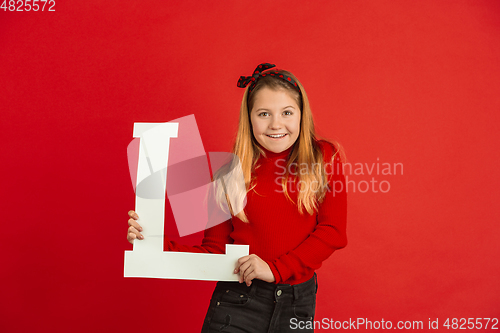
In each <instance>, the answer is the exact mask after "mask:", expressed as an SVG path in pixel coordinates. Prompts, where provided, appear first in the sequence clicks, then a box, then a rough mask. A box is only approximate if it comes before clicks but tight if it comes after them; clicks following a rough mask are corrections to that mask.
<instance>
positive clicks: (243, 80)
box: [237, 63, 276, 91]
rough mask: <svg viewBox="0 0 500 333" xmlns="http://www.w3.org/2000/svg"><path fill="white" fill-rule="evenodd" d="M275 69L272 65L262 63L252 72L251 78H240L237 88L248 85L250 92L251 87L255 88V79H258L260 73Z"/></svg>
mask: <svg viewBox="0 0 500 333" xmlns="http://www.w3.org/2000/svg"><path fill="white" fill-rule="evenodd" d="M273 67H276V65H274V64H269V63H262V64H260V65H259V66H257V68H256V69H255V71H254V72H253V74H252V76H240V79H239V80H238V84H237V85H238V87H240V88H245V87H246V86H247V85H248V84H250V88H248V89H249V90H250V91H252V89H253V87H255V83H256V82H257V79H258V78H259V76H260V74H261V73H262V71H265V70H266V69H269V68H273Z"/></svg>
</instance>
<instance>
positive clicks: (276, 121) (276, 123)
mask: <svg viewBox="0 0 500 333" xmlns="http://www.w3.org/2000/svg"><path fill="white" fill-rule="evenodd" d="M269 128H270V129H272V130H279V129H281V118H280V116H279V115H274V116H273V117H272V118H271V123H270V124H269Z"/></svg>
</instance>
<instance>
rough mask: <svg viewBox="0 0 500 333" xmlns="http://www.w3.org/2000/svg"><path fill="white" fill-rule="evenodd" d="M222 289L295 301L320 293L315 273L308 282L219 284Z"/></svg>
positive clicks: (257, 281)
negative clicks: (288, 298) (291, 298)
mask: <svg viewBox="0 0 500 333" xmlns="http://www.w3.org/2000/svg"><path fill="white" fill-rule="evenodd" d="M216 288H220V289H233V290H237V291H240V292H242V293H247V294H249V295H256V294H257V295H259V296H261V297H265V298H269V299H275V298H276V297H289V296H292V297H293V299H294V300H297V299H299V298H300V297H302V296H306V295H311V294H316V293H317V291H318V281H317V275H316V273H314V275H313V277H312V278H310V279H309V280H307V281H306V282H303V283H299V284H295V285H290V284H275V283H270V282H265V281H262V280H258V279H254V280H252V284H251V285H250V287H248V286H247V285H246V284H245V283H244V282H243V283H239V282H223V281H219V282H217V287H216Z"/></svg>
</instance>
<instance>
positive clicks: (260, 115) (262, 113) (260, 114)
mask: <svg viewBox="0 0 500 333" xmlns="http://www.w3.org/2000/svg"><path fill="white" fill-rule="evenodd" d="M264 114H269V113H268V112H261V113H259V117H263V115H264Z"/></svg>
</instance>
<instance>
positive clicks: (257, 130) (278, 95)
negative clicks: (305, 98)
mask: <svg viewBox="0 0 500 333" xmlns="http://www.w3.org/2000/svg"><path fill="white" fill-rule="evenodd" d="M250 121H251V122H252V129H253V135H254V136H255V139H256V140H257V142H258V143H260V145H261V146H262V147H264V148H266V149H267V150H270V151H272V152H274V153H280V152H282V151H284V150H287V149H288V148H290V147H291V146H292V145H293V144H294V143H295V141H296V140H297V138H298V137H299V133H300V108H299V106H298V105H297V103H296V102H295V100H294V99H293V98H292V96H291V95H290V94H289V93H288V92H287V91H285V90H282V89H279V90H272V89H269V88H262V89H260V90H259V91H257V92H256V94H255V96H254V105H253V108H252V110H251V112H250Z"/></svg>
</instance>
